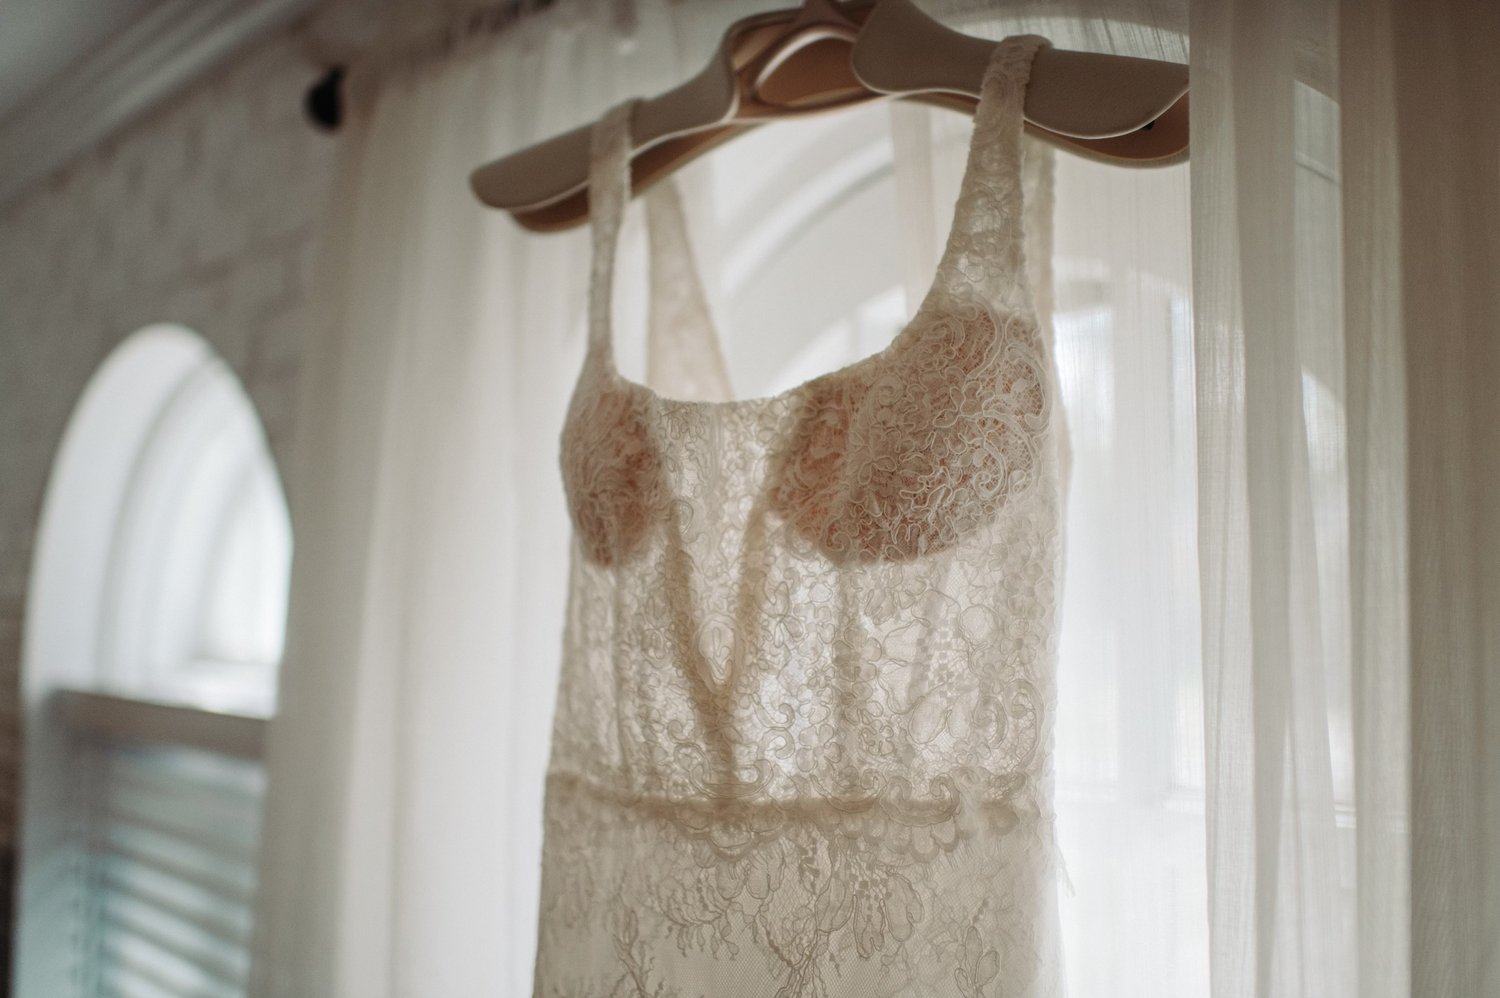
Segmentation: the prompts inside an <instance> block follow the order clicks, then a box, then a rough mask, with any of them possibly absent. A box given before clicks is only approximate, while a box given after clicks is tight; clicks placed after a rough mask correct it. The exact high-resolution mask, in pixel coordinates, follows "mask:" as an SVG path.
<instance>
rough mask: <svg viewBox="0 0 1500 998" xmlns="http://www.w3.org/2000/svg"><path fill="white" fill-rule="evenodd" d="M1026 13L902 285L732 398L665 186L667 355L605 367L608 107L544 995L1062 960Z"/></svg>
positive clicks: (827, 980) (609, 360) (718, 995)
mask: <svg viewBox="0 0 1500 998" xmlns="http://www.w3.org/2000/svg"><path fill="white" fill-rule="evenodd" d="M1040 44H1043V42H1042V41H1041V40H1040V39H1036V38H1030V37H1028V38H1014V39H1007V40H1006V41H1005V42H1003V43H1001V45H1000V46H999V47H998V48H997V50H996V54H995V56H994V58H993V60H992V62H991V65H990V68H989V71H988V73H987V75H986V77H985V82H984V86H983V91H982V97H981V100H980V104H979V107H978V109H977V112H976V115H975V128H974V138H973V141H972V144H971V149H970V155H969V162H968V167H967V172H966V175H965V178H964V181H963V184H962V187H961V190H960V195H959V200H958V204H957V207H956V210H955V218H954V224H953V229H952V232H951V235H950V238H949V241H948V245H947V248H946V251H945V253H944V255H943V258H942V260H941V262H940V264H939V267H938V271H937V275H936V277H935V279H934V282H933V285H932V288H931V290H930V291H929V293H928V295H927V297H926V299H925V300H924V301H923V302H922V304H921V306H920V308H919V309H918V311H917V313H916V315H915V317H914V318H913V319H912V320H911V322H910V323H909V324H908V325H907V326H906V327H905V328H904V329H903V330H902V331H901V333H899V334H898V335H897V337H896V338H895V339H894V340H893V341H892V343H891V344H890V346H889V347H887V348H886V349H885V350H883V351H881V352H880V353H878V354H876V355H874V356H871V357H868V358H866V359H864V360H861V361H859V362H857V363H854V364H851V365H849V366H848V367H845V368H843V369H841V370H839V371H835V372H833V373H831V374H827V375H824V376H822V377H819V378H816V379H814V380H812V381H809V382H807V383H806V384H803V385H800V386H798V387H796V388H794V389H791V390H790V391H786V392H783V393H781V394H779V395H775V396H770V397H766V398H758V399H747V400H730V399H729V387H728V379H727V377H726V376H725V374H724V366H723V362H722V359H721V357H720V355H719V352H718V349H717V345H716V340H715V338H714V336H713V333H712V330H711V328H710V325H709V320H708V309H707V307H706V305H705V304H704V300H703V295H702V291H701V288H700V286H699V284H698V281H697V278H696V275H695V274H694V273H693V271H692V268H691V260H690V255H689V253H688V252H687V247H686V241H685V237H684V231H683V224H682V217H681V207H680V204H679V203H678V200H677V197H676V194H675V191H673V189H672V188H671V187H670V185H663V186H660V187H658V188H657V189H656V190H654V191H653V192H652V193H651V194H650V195H648V196H647V198H646V200H647V204H648V220H649V223H650V231H651V237H652V244H651V255H652V288H653V306H652V314H651V332H650V341H649V342H650V347H651V355H652V359H651V362H650V365H649V367H648V376H647V381H648V383H647V384H638V383H635V382H632V381H630V380H628V379H626V378H624V377H623V376H621V375H620V374H619V373H618V371H617V370H616V367H615V363H614V358H613V353H612V340H611V301H610V297H611V288H612V283H613V275H614V259H615V246H616V242H617V240H618V234H619V228H620V222H621V216H622V214H623V211H624V203H625V201H626V197H627V179H626V178H627V161H628V154H629V148H630V145H629V135H628V121H629V113H630V106H629V105H626V106H624V107H621V108H618V109H616V110H615V111H613V112H611V113H610V114H609V115H608V116H606V118H605V119H604V120H603V121H602V122H601V124H600V126H598V128H597V129H596V132H595V136H594V169H593V175H592V177H591V186H590V192H591V198H592V199H593V201H594V203H593V211H592V214H593V216H594V254H595V256H594V268H593V274H592V280H593V286H592V291H591V298H590V335H589V349H588V354H587V358H586V360H585V363H584V369H583V372H582V374H581V376H580V378H579V381H578V385H577V388H576V390H575V394H574V397H573V400H572V404H571V407H570V409H569V413H568V417H567V422H566V425H565V429H564V432H563V440H562V445H563V451H562V469H563V477H564V483H565V485H566V491H567V496H568V502H569V506H570V512H571V514H572V519H573V525H574V531H575V538H576V540H575V546H574V552H573V567H572V573H571V590H570V596H569V607H568V613H567V621H566V628H565V636H564V659H563V671H562V679H561V687H560V692H559V699H558V706H557V715H556V719H555V726H554V732H553V748H552V759H551V764H550V768H549V773H548V783H547V803H546V818H545V847H544V857H543V887H542V908H541V922H540V943H539V950H538V955H537V972H536V993H537V994H538V995H540V996H548V998H551V996H570V998H572V996H577V998H600V996H606V995H608V996H614V995H631V996H651V998H669V996H682V998H688V996H700V995H701V996H712V998H733V996H740V995H744V996H761V995H765V996H772V995H775V996H778V998H783V996H784V998H793V996H806V998H813V996H819V998H823V996H826V998H834V996H840V995H851V996H852V995H861V996H864V995H902V996H924V998H925V996H931V998H938V996H943V998H947V996H954V998H958V996H963V998H979V996H1021V995H1025V996H1051V995H1055V994H1058V993H1059V991H1060V984H1059V971H1058V942H1057V928H1056V912H1055V884H1054V877H1055V868H1056V864H1055V848H1054V831H1053V811H1052V800H1051V795H1052V789H1051V788H1052V768H1051V751H1050V744H1051V726H1052V714H1053V704H1054V700H1055V694H1054V677H1053V672H1054V658H1055V636H1054V615H1055V614H1054V608H1055V604H1056V601H1057V586H1058V580H1059V565H1060V561H1059V558H1060V550H1059V547H1060V542H1059V532H1058V524H1059V515H1060V509H1061V496H1062V491H1063V488H1064V485H1063V481H1062V475H1063V470H1062V469H1063V466H1064V464H1065V460H1064V455H1063V443H1062V440H1063V437H1062V434H1061V433H1060V421H1059V413H1058V412H1057V411H1056V408H1055V407H1056V403H1057V390H1056V378H1055V373H1054V369H1053V363H1052V359H1051V352H1050V344H1049V342H1048V339H1047V334H1046V332H1045V328H1046V327H1045V326H1043V325H1042V324H1041V323H1040V322H1039V309H1038V303H1037V302H1036V301H1035V300H1034V296H1033V287H1036V288H1038V289H1041V290H1042V291H1044V292H1045V289H1046V278H1045V262H1046V250H1047V248H1048V245H1047V239H1046V223H1047V221H1048V216H1047V209H1048V207H1049V206H1048V198H1049V196H1050V195H1049V194H1048V191H1049V186H1048V177H1049V171H1050V158H1049V154H1048V153H1047V152H1046V151H1045V149H1044V148H1042V147H1039V146H1037V147H1032V146H1029V145H1028V146H1025V150H1026V155H1024V156H1023V142H1022V132H1021V126H1022V116H1021V109H1022V104H1023V99H1024V93H1025V83H1026V78H1027V74H1028V72H1029V67H1030V61H1031V57H1032V55H1033V54H1034V53H1035V51H1036V48H1037V47H1038V45H1040ZM1023 181H1024V183H1023ZM1027 192H1029V193H1030V194H1031V195H1032V196H1031V197H1030V198H1028V197H1027V196H1026V193H1027ZM1023 218H1024V219H1025V220H1026V221H1028V222H1030V223H1031V224H1030V226H1029V227H1028V226H1024V225H1023ZM1028 239H1029V240H1030V244H1031V249H1032V250H1033V253H1032V257H1033V259H1034V260H1035V262H1034V263H1033V265H1032V266H1031V268H1030V271H1031V272H1030V273H1028V266H1027V263H1026V261H1027V253H1026V250H1027V248H1028Z"/></svg>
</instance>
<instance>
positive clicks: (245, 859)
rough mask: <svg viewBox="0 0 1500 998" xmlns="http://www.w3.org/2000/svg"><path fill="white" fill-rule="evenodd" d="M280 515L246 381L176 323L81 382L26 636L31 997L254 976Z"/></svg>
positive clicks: (184, 986)
mask: <svg viewBox="0 0 1500 998" xmlns="http://www.w3.org/2000/svg"><path fill="white" fill-rule="evenodd" d="M290 559H291V527H290V522H289V519H288V515H287V508H286V501H285V499H284V497H283V495H282V491H281V485H280V481H279V479H278V477H277V474H276V469H275V465H274V463H273V462H272V459H271V456H270V453H269V451H268V449H267V446H266V441H265V437H264V434H263V433H262V431H261V428H260V424H259V422H258V420H257V419H256V416H255V412H254V409H253V408H252V406H251V403H250V400H249V398H248V397H247V396H246V394H245V392H244V390H243V389H242V388H241V387H240V385H239V382H238V381H237V380H236V378H235V377H234V374H233V373H232V372H231V371H230V369H229V367H228V365H227V364H226V363H225V362H224V361H223V359H222V358H220V357H219V356H218V355H217V354H215V353H214V351H213V350H212V348H211V347H209V345H208V344H207V343H206V342H205V341H204V340H203V339H202V338H201V337H199V336H197V335H196V334H194V333H193V332H191V331H190V330H187V329H184V328H182V327H179V326H170V325H158V326H151V327H148V328H146V329H142V330H140V331H138V332H136V333H135V334H133V335H132V336H130V337H128V338H127V339H126V341H125V342H124V343H123V344H122V345H121V346H120V347H119V348H117V349H116V351H115V352H114V353H113V354H112V355H111V356H110V357H109V358H108V359H107V360H106V361H105V363H104V364H103V365H102V366H101V368H100V370H99V371H98V373H97V374H96V375H95V376H94V378H93V379H92V381H91V382H90V383H89V385H88V386H87V388H86V389H85V391H84V393H83V396H82V398H81V399H80V401H79V403H78V405H77V408H76V410H75V412H74V414H73V417H72V419H71V420H70V422H69V425H68V429H67V432H66V434H65V436H64V439H63V443H62V446H61V448H60V450H59V452H58V455H57V458H56V461H55V464H54V469H53V473H52V478H51V481H50V483H49V485H48V491H47V497H46V503H45V506H44V509H43V514H42V520H41V526H40V530H39V534H38V541H37V547H36V554H35V558H34V561H33V567H32V580H31V586H30V589H29V597H28V605H27V621H26V642H25V647H24V649H23V662H22V670H23V677H22V682H23V688H24V693H25V709H26V717H27V741H26V749H27V752H26V761H25V775H24V789H23V800H22V840H21V850H20V857H21V877H20V883H21V890H20V904H19V919H20V924H19V928H18V936H17V939H18V947H17V960H16V978H15V993H16V995H17V996H18V998H51V996H55V995H78V996H92V995H96V994H98V995H103V994H115V993H122V994H123V993H150V994H157V995H184V996H186V995H199V994H210V993H211V994H216V995H218V994H225V995H232V994H236V993H239V992H240V991H242V989H243V985H244V976H245V972H246V970H247V964H248V947H249V941H250V910H251V909H250V904H251V900H252V897H253V893H254V888H255V882H256V859H257V850H258V836H259V826H260V809H261V799H262V794H263V789H264V786H263V785H264V776H263V772H262V769H261V762H260V759H259V751H260V741H261V737H262V728H263V725H264V721H265V719H266V718H267V717H268V716H269V714H270V712H271V710H272V708H273V706H274V702H275V689H276V669H277V665H278V663H279V660H280V657H281V646H282V641H283V637H284V627H285V617H286V600H287V580H288V574H289V569H290Z"/></svg>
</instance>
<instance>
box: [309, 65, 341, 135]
mask: <svg viewBox="0 0 1500 998" xmlns="http://www.w3.org/2000/svg"><path fill="white" fill-rule="evenodd" d="M343 83H344V67H343V66H334V67H333V68H331V69H330V70H328V72H326V73H324V74H323V78H322V79H321V80H319V81H318V82H317V83H314V84H313V85H312V86H311V87H310V88H309V89H308V91H307V99H306V100H305V101H304V103H303V107H304V108H305V109H306V111H307V117H308V118H309V120H311V121H312V123H313V124H314V125H316V126H317V127H318V128H320V129H322V130H323V131H325V132H336V131H338V127H339V123H340V122H342V121H343V120H344V91H343Z"/></svg>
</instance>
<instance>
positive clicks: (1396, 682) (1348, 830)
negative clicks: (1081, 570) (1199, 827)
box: [1190, 0, 1500, 998]
mask: <svg viewBox="0 0 1500 998" xmlns="http://www.w3.org/2000/svg"><path fill="white" fill-rule="evenodd" d="M1190 35H1191V39H1192V77H1193V121H1192V126H1193V170H1192V180H1193V231H1194V260H1193V262H1194V313H1195V318H1196V329H1195V343H1196V348H1197V365H1196V366H1197V416H1198V436H1199V462H1198V475H1199V482H1198V491H1199V531H1198V543H1199V553H1200V565H1201V584H1202V593H1203V607H1202V612H1203V664H1204V680H1205V687H1204V693H1205V717H1206V720H1207V731H1206V734H1207V765H1208V778H1207V785H1208V788H1209V809H1208V823H1207V832H1208V872H1209V896H1210V911H1211V928H1212V953H1211V967H1212V980H1213V994H1214V996H1215V998H1227V996H1240V995H1244V996H1252V995H1254V996H1261V995H1275V996H1322V995H1361V996H1371V995H1378V996H1397V995H1401V996H1407V995H1412V996H1422V998H1427V996H1438V995H1442V996H1459V995H1480V994H1496V993H1500V878H1497V877H1496V876H1495V871H1496V869H1497V866H1496V863H1497V860H1500V823H1497V821H1496V818H1497V817H1500V813H1497V805H1500V727H1497V724H1496V722H1497V721H1500V685H1497V684H1496V682H1495V675H1496V672H1495V668H1496V664H1497V663H1496V657H1497V651H1500V646H1497V643H1496V640H1495V639H1496V636H1497V635H1496V627H1497V620H1500V615H1497V613H1496V609H1497V607H1500V601H1497V598H1500V592H1497V583H1500V543H1497V541H1500V536H1497V530H1500V516H1497V513H1496V510H1495V507H1494V505H1493V502H1492V500H1491V496H1492V495H1493V493H1494V486H1495V485H1496V484H1497V478H1496V473H1497V456H1496V455H1497V446H1496V445H1497V443H1500V438H1497V433H1500V411H1497V405H1496V393H1495V391H1494V387H1493V386H1494V383H1495V382H1494V378H1495V375H1496V374H1497V373H1500V370H1497V367H1496V364H1497V360H1500V352H1497V351H1500V340H1497V335H1496V334H1497V331H1500V330H1497V326H1500V321H1497V320H1500V309H1497V302H1500V282H1497V274H1500V266H1497V264H1500V211H1497V202H1500V194H1497V192H1500V147H1497V126H1496V121H1497V118H1496V115H1495V114H1494V111H1493V103H1494V99H1495V96H1496V95H1497V94H1500V85H1497V81H1500V76H1497V72H1496V68H1495V65H1496V64H1495V60H1494V58H1493V53H1492V52H1489V51H1487V50H1486V46H1487V45H1489V44H1490V42H1492V41H1493V39H1495V38H1496V37H1500V18H1497V12H1496V8H1495V6H1494V5H1491V4H1478V3H1474V4H1465V3H1412V2H1402V0H1376V2H1368V3H1367V2H1355V0H1346V2H1342V3H1337V2H1328V3H1265V2H1247V0H1239V2H1221V0H1202V2H1199V3H1195V5H1194V6H1193V9H1192V16H1191V32H1190ZM1480 39H1486V40H1488V41H1480Z"/></svg>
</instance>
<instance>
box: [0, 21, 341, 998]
mask: <svg viewBox="0 0 1500 998" xmlns="http://www.w3.org/2000/svg"><path fill="white" fill-rule="evenodd" d="M316 76H317V68H316V67H314V66H312V65H310V64H309V63H308V61H307V60H306V58H305V57H304V55H303V53H302V51H301V49H300V47H299V45H298V44H297V42H296V41H295V40H294V37H293V33H292V32H291V31H287V32H284V33H282V34H280V35H278V36H276V37H274V38H271V39H269V40H267V41H264V42H261V43H258V44H257V45H255V46H254V47H253V48H252V49H251V50H249V51H247V52H245V53H243V54H242V55H240V56H237V57H235V58H234V59H233V60H231V61H230V62H228V63H227V64H225V65H223V66H221V67H219V68H218V69H217V70H215V71H214V72H213V73H211V74H210V75H209V77H208V78H207V79H204V80H201V81H200V82H199V83H197V84H195V85H193V86H191V87H190V88H189V89H188V90H187V91H185V92H184V93H182V94H180V95H178V96H177V97H175V98H173V99H171V100H169V101H167V102H166V103H164V104H163V105H162V106H159V107H158V108H156V109H154V110H153V111H152V112H151V113H149V114H148V115H146V116H144V117H142V118H141V119H138V120H136V121H135V122H133V123H132V124H131V125H129V126H127V128H125V129H124V130H123V131H122V132H120V133H119V134H118V135H116V136H114V137H112V138H111V139H109V140H108V141H106V142H104V143H103V144H102V145H101V146H100V147H99V148H97V149H95V150H93V151H92V152H90V153H89V154H87V155H85V156H84V157H82V158H80V159H78V160H76V161H74V163H73V164H72V165H70V166H69V167H67V168H66V169H64V170H63V171H61V172H60V173H59V174H57V175H56V176H54V177H52V178H50V179H49V180H48V181H46V182H44V183H42V184H41V185H39V186H38V187H36V188H34V189H33V190H31V191H30V192H29V193H28V194H26V195H25V196H24V197H23V198H21V199H20V200H19V201H16V202H14V203H12V204H10V205H9V206H7V207H5V208H4V209H3V210H0V866H3V867H5V868H8V867H9V866H10V862H9V860H10V857H11V854H12V843H13V842H14V838H15V828H16V774H17V769H18V765H19V761H20V759H19V754H20V753H19V746H20V741H19V730H18V728H19V725H18V716H17V704H18V701H19V695H18V672H19V667H20V649H21V629H22V621H23V618H24V614H25V603H26V583H27V577H28V573H29V569H30V559H31V551H32V546H33V541H34V538H35V533H36V526H37V517H38V514H39V512H40V509H41V504H42V497H43V492H44V489H45V486H46V481H47V475H48V471H49V468H50V467H51V464H52V460H53V456H54V454H55V452H56V449H57V446H58V443H59V441H60V438H61V436H62V433H63V430H64V427H65V426H66V422H67V419H68V416H69V414H70V412H71V410H72V408H73V405H74V403H75V402H76V401H77V399H78V397H79V394H80V392H81V391H82V390H83V387H84V385H85V384H86V383H87V381H88V379H89V377H90V376H91V375H92V374H93V372H94V371H95V370H96V369H97V367H98V366H99V364H100V362H101V361H102V360H103V359H104V358H105V356H106V355H107V354H108V353H109V352H110V350H111V349H112V348H113V347H114V346H115V345H116V344H118V343H119V342H120V341H121V340H122V339H123V338H124V337H126V336H127V335H128V334H130V333H131V332H133V331H134V330H136V329H138V328H140V327H141V326H144V325H148V324H150V323H153V322H162V321H172V322H180V323H183V324H185V325H187V326H189V327H191V328H193V329H195V330H197V331H198V332H199V333H201V334H202V335H203V336H205V337H206V338H207V339H208V340H209V341H210V342H211V343H213V345H214V346H215V347H216V348H217V349H218V350H219V351H221V352H222V353H223V355H224V356H225V357H226V358H227V359H228V360H229V362H230V363H231V364H232V365H233V367H234V369H235V370H236V371H237V372H238V373H239V375H240V377H241V379H242V380H243V381H244V383H245V385H246V387H247V388H248V390H249V393H250V396H251V398H252V399H253V400H254V402H255V404H256V406H257V408H258V410H259V413H260V417H261V419H262V421H263V422H264V424H265V427H266V431H267V435H268V437H269V438H270V441H271V446H272V449H273V451H274V453H275V455H276V458H277V461H278V463H280V464H281V466H282V469H283V480H284V481H285V480H286V474H285V471H286V468H287V463H286V457H287V454H288V451H289V441H290V437H291V434H292V431H293V425H292V418H293V399H294V396H295V384H296V380H297V372H298V364H299V360H300V357H301V355H302V349H303V344H304V342H305V341H306V339H307V337H308V327H309V322H310V321H311V319H310V316H311V310H310V307H309V306H310V304H311V302H312V300H313V295H314V294H315V293H316V288H315V286H314V284H313V281H314V277H313V268H314V265H315V257H316V254H317V252H318V250H319V238H320V235H321V232H320V229H321V226H320V222H321V221H322V217H323V212H324V205H325V202H326V195H327V193H328V191H329V189H330V187H331V182H332V179H333V169H334V157H335V154H336V146H337V139H336V138H332V137H329V136H327V135H324V134H322V133H318V132H315V131H314V130H313V129H312V128H310V127H309V126H308V124H307V123H306V122H305V120H304V119H303V117H302V111H301V100H302V95H303V93H304V92H305V90H306V88H307V87H308V85H309V84H310V83H311V82H312V81H313V80H314V79H315V77H316ZM286 485H287V488H288V489H292V488H294V487H295V483H293V482H291V481H286ZM6 879H7V880H8V879H9V878H8V877H6ZM8 887H9V884H8V883H6V884H3V885H0V890H3V893H0V898H5V897H8V896H9V893H10V891H9V890H8ZM8 907H9V906H8V905H5V904H0V913H3V912H4V911H6V910H7V909H8ZM0 938H3V939H4V940H8V939H9V932H8V931H7V932H4V934H3V937H0ZM8 976H9V975H8V974H5V975H4V977H3V978H0V982H3V981H4V980H8ZM3 990H4V985H3V983H0V992H3Z"/></svg>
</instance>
